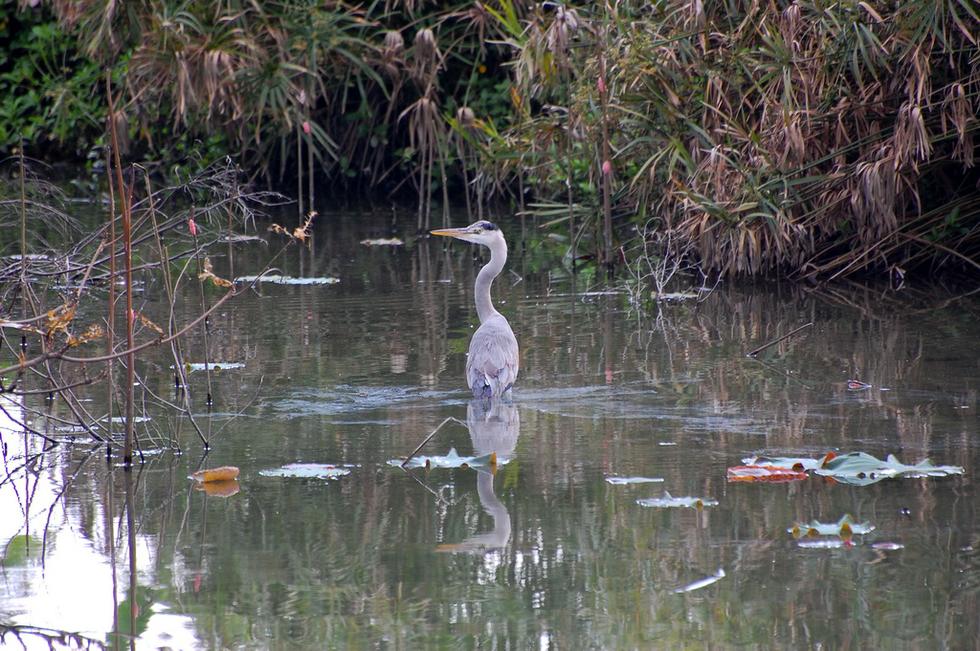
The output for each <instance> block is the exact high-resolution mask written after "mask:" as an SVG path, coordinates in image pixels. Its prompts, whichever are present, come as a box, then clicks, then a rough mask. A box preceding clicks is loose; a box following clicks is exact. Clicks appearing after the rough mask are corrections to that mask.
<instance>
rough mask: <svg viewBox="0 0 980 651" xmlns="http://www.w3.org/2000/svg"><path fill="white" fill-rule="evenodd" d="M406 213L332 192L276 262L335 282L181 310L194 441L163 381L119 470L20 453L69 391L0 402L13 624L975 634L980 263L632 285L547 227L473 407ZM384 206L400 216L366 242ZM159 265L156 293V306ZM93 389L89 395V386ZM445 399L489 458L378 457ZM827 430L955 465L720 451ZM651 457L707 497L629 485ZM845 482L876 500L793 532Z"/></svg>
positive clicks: (887, 642) (891, 644)
mask: <svg viewBox="0 0 980 651" xmlns="http://www.w3.org/2000/svg"><path fill="white" fill-rule="evenodd" d="M457 221H459V222H460V223H462V222H463V221H465V218H464V217H463V216H462V215H460V216H459V219H458V220H457ZM410 223H411V220H406V222H405V225H404V226H398V225H397V224H396V225H395V226H392V225H391V222H390V219H389V218H388V217H387V216H382V217H372V216H370V215H366V216H362V217H360V218H358V219H356V220H354V219H341V218H340V216H334V217H331V216H330V215H326V216H325V217H324V218H323V220H322V222H321V224H320V226H319V229H318V231H317V235H316V238H315V244H314V246H313V248H312V249H311V250H302V249H293V250H291V251H290V254H289V255H288V256H287V257H286V258H285V259H283V260H282V262H281V264H280V267H281V269H280V270H278V271H280V272H281V274H280V275H288V276H294V277H323V278H325V277H332V278H338V279H339V280H340V282H339V283H336V284H317V285H299V286H293V285H282V284H262V285H261V286H260V287H259V288H257V291H254V292H248V293H246V294H244V295H242V296H241V297H239V298H237V299H236V300H235V301H233V302H231V303H228V304H226V306H223V308H222V309H221V310H220V312H219V313H218V314H216V315H215V317H214V318H213V320H212V325H211V327H212V329H211V334H210V337H209V339H208V343H209V346H210V349H209V351H208V355H207V356H206V355H205V351H204V348H203V346H204V340H203V338H202V337H201V334H200V333H196V334H195V335H194V336H193V337H192V338H191V339H190V340H189V341H188V347H189V350H188V352H187V356H188V360H189V361H190V362H194V363H195V364H201V363H203V362H204V361H205V357H207V358H208V362H209V363H211V364H217V365H218V366H219V367H220V370H216V371H215V372H214V374H213V377H212V393H213V398H214V405H213V407H212V410H211V412H210V414H209V413H208V410H207V408H206V406H205V405H204V401H203V395H204V393H205V392H206V386H207V385H206V376H205V373H204V371H203V370H198V369H199V367H198V366H194V367H193V371H192V372H191V374H190V377H191V381H192V397H193V398H194V404H195V411H196V412H197V414H198V416H197V420H198V422H199V423H200V425H201V427H202V429H203V430H204V432H205V433H207V434H209V435H210V436H211V439H212V442H213V449H212V450H211V452H210V453H209V454H208V455H207V456H206V457H202V453H203V450H202V445H201V443H200V442H199V440H198V439H197V435H196V434H195V433H194V432H193V430H192V429H191V428H190V427H189V425H188V423H186V422H182V421H180V420H178V419H177V418H176V417H174V416H173V415H172V414H169V413H167V412H166V411H164V410H161V409H156V408H152V407H150V408H149V410H148V412H147V413H146V414H145V416H147V417H148V420H147V421H146V422H144V423H141V424H140V427H139V430H140V432H141V434H142V436H143V441H142V446H143V448H144V449H145V450H146V451H147V452H148V454H147V456H146V461H145V463H144V464H142V465H140V466H139V467H138V468H136V469H135V470H134V471H133V472H131V473H127V472H123V471H122V470H120V469H110V468H108V467H107V466H106V464H105V462H104V453H103V451H102V449H100V448H97V447H95V446H93V445H91V444H89V443H88V442H86V441H85V439H84V437H80V438H79V439H78V441H77V442H76V443H74V444H73V445H69V444H65V445H61V446H59V447H58V448H56V449H54V450H53V451H51V452H48V453H45V454H38V453H39V452H40V451H41V449H42V447H43V446H42V443H43V441H40V440H37V439H34V438H32V437H29V436H27V437H25V435H24V434H23V433H22V430H21V428H20V427H18V425H17V423H18V422H19V421H21V420H24V419H26V420H28V421H30V422H31V424H32V426H34V427H35V428H38V429H44V430H47V431H49V432H55V431H56V428H58V427H59V426H60V425H59V424H58V422H57V421H56V420H55V419H56V418H64V417H67V415H68V414H67V410H66V408H65V405H63V404H61V403H60V402H59V401H55V402H54V404H51V405H45V403H44V401H43V399H41V398H40V397H37V396H30V397H28V398H25V400H27V401H28V402H27V403H26V405H25V404H24V403H21V402H17V401H16V400H13V399H8V400H7V401H6V402H4V403H3V407H4V412H3V414H0V419H3V420H2V421H0V435H2V438H3V452H4V454H3V468H2V475H3V483H2V485H0V544H2V545H3V550H4V551H3V559H4V561H3V566H2V568H0V572H2V580H0V634H3V636H4V637H3V642H4V643H6V644H16V641H15V637H14V636H16V635H19V636H20V639H21V640H22V641H23V642H24V644H26V645H27V646H28V648H47V642H45V641H44V638H43V636H44V635H45V634H49V633H51V631H67V632H70V633H73V634H77V635H78V637H74V638H64V639H63V640H62V641H61V642H59V644H61V646H79V645H83V644H84V643H86V642H90V643H92V644H94V645H96V646H98V645H107V646H110V647H125V646H128V645H129V644H130V642H131V641H132V642H134V643H135V646H136V647H137V648H158V647H162V646H166V647H171V648H185V649H186V648H258V649H263V648H272V649H306V648H346V647H352V648H358V647H377V648H418V647H421V646H435V647H446V648H472V647H480V648H529V647H534V648H562V649H564V648H670V649H679V648H730V647H740V648H742V647H744V648H759V649H771V648H801V647H802V648H812V647H818V646H819V647H822V648H891V649H900V648H909V649H918V648H951V649H963V648H975V647H976V644H977V642H976V640H977V639H978V634H980V631H978V625H977V616H976V613H977V612H978V603H977V601H978V599H977V598H978V593H980V551H978V547H980V527H978V523H980V519H978V507H977V504H978V501H977V495H976V489H975V482H974V479H973V477H974V473H975V471H976V468H977V462H978V460H980V444H978V438H977V430H978V427H977V425H978V418H977V400H978V397H977V396H978V389H980V355H978V345H977V342H978V341H980V295H978V294H974V295H972V296H967V297H957V292H956V291H953V290H947V289H944V288H940V287H935V286H925V285H921V286H917V285H914V284H913V285H911V286H909V287H907V288H905V289H903V290H902V291H900V292H893V291H890V290H888V289H887V288H884V287H859V286H848V287H836V288H832V289H826V290H807V289H804V288H800V287H786V286H781V285H776V284H758V285H753V286H738V285H726V284H722V285H720V286H719V287H718V288H717V289H716V290H715V291H714V292H713V293H712V294H710V295H709V296H708V297H707V298H706V299H705V300H703V301H701V302H695V301H683V302H680V303H676V304H669V305H664V306H662V308H660V309H657V308H653V310H649V309H648V310H636V309H631V307H630V305H629V302H628V300H627V296H626V294H624V293H604V292H596V291H595V290H599V289H605V288H604V287H597V286H591V285H589V283H588V282H586V281H585V280H584V279H579V280H578V281H573V280H572V279H571V278H570V277H569V276H568V275H567V274H566V273H563V272H562V271H561V270H560V269H555V268H552V267H550V266H549V264H548V263H547V261H548V260H549V259H551V258H549V256H548V254H547V251H545V250H544V247H546V244H544V243H536V244H532V245H530V246H529V247H528V248H527V250H523V251H522V249H521V247H519V246H517V247H515V246H512V257H511V262H510V264H509V269H510V270H511V271H510V272H508V273H506V274H505V275H504V276H502V277H501V278H500V279H499V280H498V281H497V283H496V285H495V287H494V291H495V298H496V302H497V306H498V309H500V311H501V312H503V313H504V314H505V315H506V316H507V317H508V318H509V319H510V321H511V324H512V326H513V327H514V330H515V331H516V332H517V334H518V339H519V341H520V344H521V347H522V359H521V373H520V378H519V383H518V387H517V389H516V390H515V392H514V396H513V400H512V402H511V403H508V404H503V405H497V406H495V407H494V409H491V410H487V409H486V408H485V407H484V406H483V405H480V404H471V403H470V401H469V400H468V395H467V393H466V391H465V388H464V383H463V366H464V363H465V350H466V347H467V344H468V339H469V336H470V334H471V333H472V332H473V331H474V329H475V326H476V325H477V320H476V313H475V309H474V308H473V306H472V289H471V287H472V281H473V278H474V275H475V272H476V270H477V269H478V268H479V265H480V264H481V261H480V260H479V259H478V256H475V255H474V253H478V252H475V251H474V250H473V249H472V248H471V247H470V246H469V245H465V244H462V243H460V244H453V245H452V246H448V247H447V246H445V245H444V243H443V242H434V241H433V242H429V241H426V240H416V239H415V237H414V235H413V233H412V232H411V229H410V227H409V224H410ZM503 225H504V228H505V230H507V232H509V233H510V234H511V235H513V234H514V233H515V232H517V231H519V230H520V226H519V225H518V224H517V223H516V222H515V223H508V222H507V221H504V222H503ZM392 235H395V236H398V237H401V238H402V239H403V240H404V241H405V242H406V245H405V246H403V247H366V246H361V245H360V244H359V242H360V241H361V240H363V239H366V238H370V237H388V236H392ZM512 244H513V240H512ZM268 254H269V249H268V247H267V246H266V245H264V244H261V243H255V242H250V243H242V244H236V245H234V247H233V248H229V249H228V251H226V252H225V254H224V255H221V256H214V262H215V269H216V271H217V272H219V273H220V274H221V275H225V276H227V277H234V276H236V275H246V274H253V273H255V272H256V271H258V269H259V268H260V267H261V264H262V261H263V260H264V258H265V257H266V256H268ZM146 280H147V285H146V289H145V301H146V304H145V306H144V307H145V311H147V312H148V313H152V311H153V310H154V309H157V310H162V309H163V301H164V299H163V296H162V289H161V288H160V287H158V286H156V285H155V284H154V283H153V281H152V279H151V278H149V277H148V278H147V279H146ZM190 289H194V292H191V291H190ZM195 292H196V289H195V288H189V291H188V297H191V298H192V297H195V296H197V294H196V293H195ZM195 305H198V306H199V304H195V303H194V302H193V301H191V300H188V301H187V303H186V304H185V305H184V306H183V307H182V312H181V314H180V318H181V319H186V318H189V317H190V316H192V315H193V314H194V312H195ZM807 322H813V326H812V327H810V328H809V329H808V330H806V331H804V332H802V333H800V334H799V335H797V336H795V337H793V338H791V339H789V340H787V341H784V342H782V343H779V344H777V345H776V346H773V347H771V348H769V349H767V350H766V351H764V352H763V353H762V354H761V355H760V356H759V358H758V359H749V358H747V357H746V356H745V353H746V352H747V351H749V350H751V349H753V348H755V347H757V346H760V345H762V344H763V343H765V342H767V341H771V340H773V339H775V338H777V337H778V336H780V335H782V334H784V333H786V332H788V331H790V330H792V329H793V328H795V327H797V326H799V325H802V324H803V323H807ZM171 363H172V362H171V361H170V360H169V359H168V357H167V356H166V351H153V352H152V353H151V354H149V355H147V356H146V357H144V358H143V360H142V362H141V363H140V366H139V369H138V370H139V373H140V377H141V378H143V382H144V383H145V385H146V386H147V388H149V389H151V390H152V391H154V392H155V393H156V394H158V395H161V396H168V397H172V394H173V385H172V383H173V379H172V371H171V370H170V364H171ZM849 379H858V380H861V381H863V382H866V383H869V384H870V385H871V388H870V389H867V390H864V391H850V390H848V388H847V381H848V380H849ZM87 395H88V397H89V398H90V399H91V403H87V404H90V405H91V409H92V410H93V412H99V411H100V410H102V409H104V406H103V404H104V400H105V389H104V388H102V387H93V388H91V390H88V391H87ZM36 397H37V398H38V399H37V400H34V398H36ZM25 406H26V409H27V410H26V411H25ZM46 409H47V410H48V413H49V414H50V416H51V418H49V419H47V420H46V419H45V418H43V417H41V416H39V415H37V414H36V412H37V411H38V410H41V411H44V410H46ZM447 418H453V419H456V420H455V421H450V422H448V423H446V424H445V425H444V426H443V428H442V429H441V430H440V431H439V433H438V434H437V435H436V436H435V437H433V439H432V441H431V442H430V443H429V444H428V445H427V446H426V448H425V449H424V451H423V453H424V454H431V455H445V454H447V453H448V452H449V451H450V450H451V449H455V450H456V451H457V452H458V454H460V455H464V456H479V455H482V454H487V453H489V452H491V451H493V452H497V454H498V456H499V457H500V462H499V464H498V466H497V470H496V473H495V474H492V473H490V472H488V471H487V470H486V469H484V468H459V469H439V468H433V469H431V470H429V471H428V472H427V471H425V470H424V469H417V470H413V471H410V472H407V471H405V470H402V469H401V468H400V467H398V466H397V465H393V464H391V463H389V462H390V461H392V460H395V459H399V458H403V457H404V456H405V455H406V454H408V453H409V452H410V451H411V450H412V449H414V448H415V447H416V445H417V444H418V443H419V442H421V441H422V439H424V438H425V437H426V436H427V435H428V434H429V433H430V432H431V431H432V430H433V429H434V428H435V427H437V426H438V425H439V424H440V423H442V422H443V421H444V420H446V419H447ZM60 436H61V437H62V438H64V436H66V434H65V433H64V432H62V433H61V434H60ZM173 436H176V437H177V438H178V440H179V442H180V444H181V447H182V449H183V452H184V453H183V454H179V455H178V454H174V453H173V452H171V451H169V450H168V449H167V448H168V447H169V443H168V441H169V439H170V438H171V437H173ZM831 450H834V451H838V452H849V451H857V450H860V451H865V452H868V453H870V454H874V455H875V456H878V457H881V458H884V457H885V456H886V455H887V454H890V453H893V454H895V455H897V456H898V457H899V458H900V459H901V460H902V461H904V462H906V463H914V462H917V461H919V460H921V459H923V458H925V457H929V458H931V459H932V460H933V461H934V462H936V463H937V464H939V463H941V464H955V465H959V466H962V467H963V468H964V469H965V474H964V475H963V476H960V477H951V478H939V479H935V478H930V479H904V480H889V481H883V482H880V483H877V484H874V485H871V486H865V487H855V486H847V485H843V484H838V483H834V482H831V481H827V480H823V479H819V478H816V477H811V478H810V479H807V480H805V481H802V482H795V483H790V484H771V485H767V484H747V483H744V484H743V483H727V481H726V469H727V468H728V467H729V466H734V465H739V464H740V463H741V459H742V458H744V457H747V456H750V455H752V454H756V453H767V454H780V455H792V456H813V457H818V456H821V455H823V454H824V453H826V452H827V451H831ZM25 460H26V465H25ZM289 464H319V465H321V466H322V465H323V464H331V465H335V466H338V467H342V468H343V469H344V470H346V471H348V472H346V473H342V472H338V473H326V474H324V473H320V474H319V475H318V474H317V473H316V472H314V473H312V476H310V473H304V472H294V473H292V474H291V473H290V472H289V471H287V470H284V469H285V468H287V467H288V466H289ZM219 465H235V466H238V467H240V468H241V477H240V481H239V483H238V485H237V486H235V487H234V488H233V489H231V490H226V491H224V494H220V493H215V494H209V493H207V492H204V491H201V490H198V488H197V487H195V485H194V484H193V483H192V482H190V481H189V480H188V479H187V476H188V475H189V474H191V473H192V472H193V471H195V470H197V469H199V468H201V467H214V466H219ZM611 476H624V477H625V476H641V477H648V478H657V479H662V480H663V481H662V482H651V483H639V484H626V485H613V484H610V483H609V482H607V481H606V478H607V477H611ZM665 491H667V492H669V493H670V495H672V496H692V497H701V498H703V499H705V500H717V502H718V504H717V506H705V507H703V508H700V509H698V508H648V507H643V506H641V505H639V504H638V503H637V500H638V499H644V498H651V497H661V496H662V495H664V492H665ZM844 514H850V515H851V516H852V517H853V518H854V519H855V521H857V522H870V523H871V524H873V526H874V527H875V529H874V531H872V532H871V533H869V534H867V535H863V536H854V537H853V538H852V539H851V540H849V541H842V540H840V539H839V538H834V537H831V538H828V539H826V540H809V539H802V540H796V539H794V538H793V537H792V536H791V535H790V534H788V533H787V528H789V527H791V526H792V525H793V524H794V523H795V522H809V521H810V520H814V519H816V520H819V521H821V522H834V521H837V520H838V519H839V518H840V517H841V516H843V515H844ZM48 629H51V631H49V630H48Z"/></svg>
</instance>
